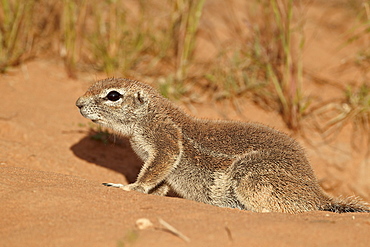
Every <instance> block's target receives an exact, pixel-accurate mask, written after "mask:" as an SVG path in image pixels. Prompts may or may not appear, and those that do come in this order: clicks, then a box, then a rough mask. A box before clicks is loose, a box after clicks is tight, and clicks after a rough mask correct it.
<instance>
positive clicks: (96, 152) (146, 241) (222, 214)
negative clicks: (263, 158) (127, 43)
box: [0, 61, 370, 246]
mask: <svg viewBox="0 0 370 247" xmlns="http://www.w3.org/2000/svg"><path fill="white" fill-rule="evenodd" d="M92 81H93V79H86V80H85V79H80V80H79V81H77V80H71V79H68V78H67V77H66V74H65V72H64V70H63V68H62V66H61V65H58V64H57V63H54V62H53V61H35V62H31V63H28V64H26V65H24V66H22V67H21V68H19V69H17V70H15V71H14V72H12V73H10V74H7V75H1V77H0V92H1V104H0V170H1V172H0V198H1V199H0V200H1V204H0V218H1V220H0V246H268V245H270V246H368V242H369V240H370V215H369V214H360V213H357V214H343V215H339V214H334V213H326V212H310V213H303V214H298V215H289V214H277V213H264V214H258V213H251V212H247V211H240V210H236V209H226V208H217V207H213V206H210V205H205V204H202V203H197V202H193V201H189V200H185V199H181V198H176V197H160V196H153V195H144V194H140V193H136V192H124V191H122V190H119V189H114V188H108V187H104V186H102V185H101V183H102V182H122V183H126V182H132V181H134V180H135V177H136V175H137V173H138V170H139V168H140V165H141V162H140V161H139V160H138V158H137V157H136V156H135V154H134V153H133V152H132V150H131V149H130V147H129V145H128V143H127V141H125V140H120V141H116V143H108V144H105V143H103V142H102V141H99V140H94V139H92V138H91V134H90V133H89V129H90V125H89V122H88V120H85V119H84V118H82V117H81V116H80V114H79V112H78V110H77V108H76V107H75V106H74V102H75V100H76V99H77V98H78V97H79V96H80V95H81V94H83V92H84V91H85V90H86V88H87V87H88V85H89V84H90V83H91V82H92ZM193 107H194V106H193ZM194 108H195V109H196V110H194V114H195V115H198V116H203V117H204V116H205V117H213V118H221V115H222V114H223V116H227V115H229V118H238V114H237V113H236V112H235V111H233V110H230V109H228V108H227V106H226V105H225V106H224V110H222V108H221V107H219V106H212V105H207V104H203V105H199V106H195V107H194ZM248 109H249V111H248V112H249V114H251V116H254V117H257V118H258V121H261V122H264V123H266V124H270V125H274V126H275V127H277V128H281V129H284V125H283V124H282V123H280V122H277V121H276V119H277V118H278V116H277V115H276V114H274V113H266V112H263V111H261V110H259V109H258V108H257V107H255V106H253V105H249V106H248ZM226 112H228V113H229V114H226ZM239 118H241V117H240V116H239ZM309 150H310V149H309V148H308V151H309ZM311 159H312V157H311ZM313 159H314V160H315V159H319V158H315V156H313ZM319 171H320V169H319ZM319 174H325V172H324V171H323V169H321V172H319ZM321 176H322V175H320V176H319V178H322V177H321ZM341 192H342V193H343V191H340V190H339V191H338V193H341ZM140 218H147V219H149V220H150V221H151V222H152V223H153V225H154V226H153V227H150V228H148V229H144V230H140V229H139V228H138V227H137V226H136V221H137V220H138V219H140ZM159 219H162V220H164V221H165V222H167V223H169V224H170V225H172V226H173V227H175V228H176V229H177V230H178V231H180V232H181V233H182V234H184V235H185V236H187V237H188V238H189V239H190V242H186V241H185V240H184V239H182V238H180V237H179V236H176V235H175V234H174V233H172V232H171V231H169V230H168V229H167V228H166V227H165V226H163V225H162V224H161V223H160V222H159Z"/></svg>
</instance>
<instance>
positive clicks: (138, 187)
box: [103, 183, 148, 193]
mask: <svg viewBox="0 0 370 247" xmlns="http://www.w3.org/2000/svg"><path fill="white" fill-rule="evenodd" d="M103 185H105V186H109V187H114V188H121V189H123V190H125V191H131V190H134V191H138V192H141V193H148V192H147V191H146V190H145V189H144V187H143V186H141V185H139V184H136V183H133V184H128V185H124V184H114V183H103Z"/></svg>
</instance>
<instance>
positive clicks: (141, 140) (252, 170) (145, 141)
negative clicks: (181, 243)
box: [76, 78, 370, 213]
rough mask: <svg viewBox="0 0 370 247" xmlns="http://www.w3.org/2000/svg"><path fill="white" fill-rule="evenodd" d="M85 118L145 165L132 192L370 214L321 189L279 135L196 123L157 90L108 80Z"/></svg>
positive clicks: (261, 208)
mask: <svg viewBox="0 0 370 247" xmlns="http://www.w3.org/2000/svg"><path fill="white" fill-rule="evenodd" d="M76 105H77V107H78V108H79V109H80V112H81V114H82V115H83V116H84V117H86V118H88V119H91V120H92V121H93V122H95V123H98V124H100V125H102V126H105V127H108V128H111V129H113V131H114V132H116V133H118V134H120V135H122V136H125V137H128V138H129V140H130V143H131V145H132V148H133V150H134V151H135V152H136V153H137V154H138V156H139V157H140V158H141V159H142V160H143V162H144V164H143V166H142V168H141V170H140V173H139V175H138V178H137V180H136V182H135V183H132V184H129V185H119V184H106V185H112V186H115V187H121V188H123V189H124V190H127V191H130V190H135V191H140V192H143V193H148V194H157V195H166V194H167V192H168V191H169V189H172V190H173V191H174V192H176V193H177V194H178V195H179V196H181V197H183V198H186V199H190V200H194V201H198V202H203V203H208V204H211V205H215V206H219V207H230V208H239V209H244V210H250V211H254V212H288V213H298V212H305V211H311V210H324V211H332V212H339V213H342V212H370V209H369V208H368V207H367V204H365V203H362V202H359V201H358V200H356V199H341V200H339V199H333V198H331V197H329V196H328V195H326V194H325V193H324V192H323V191H322V189H321V188H320V186H319V184H318V182H317V180H316V177H315V175H314V173H313V170H312V169H311V167H310V165H309V162H308V160H307V158H306V155H305V153H304V151H303V149H302V148H301V146H300V145H299V144H298V143H297V142H296V141H295V140H294V139H292V138H291V137H289V136H288V135H286V134H284V133H282V132H279V131H277V130H275V129H273V128H269V127H267V126H264V125H261V124H257V123H244V122H237V121H221V120H205V119H198V118H195V117H192V116H189V115H188V114H186V113H185V112H183V111H182V110H181V109H180V108H178V107H176V106H174V105H173V104H172V103H171V102H170V101H169V100H167V99H165V98H164V97H162V96H161V95H160V94H159V93H157V92H156V91H155V90H154V89H153V88H152V87H150V86H149V85H147V84H144V83H141V82H139V81H134V80H129V79H118V78H108V79H105V80H101V81H98V82H96V83H95V84H94V85H92V86H91V87H90V88H89V89H88V91H87V92H86V93H85V95H83V96H82V97H80V98H79V99H78V100H77V102H76Z"/></svg>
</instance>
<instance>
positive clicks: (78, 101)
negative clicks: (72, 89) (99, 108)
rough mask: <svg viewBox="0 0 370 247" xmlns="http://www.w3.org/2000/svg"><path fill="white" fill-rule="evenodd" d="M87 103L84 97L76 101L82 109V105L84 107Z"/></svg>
mask: <svg viewBox="0 0 370 247" xmlns="http://www.w3.org/2000/svg"><path fill="white" fill-rule="evenodd" d="M84 105H85V102H84V100H83V99H82V98H78V100H77V101H76V106H77V107H78V108H79V109H81V108H82V107H84Z"/></svg>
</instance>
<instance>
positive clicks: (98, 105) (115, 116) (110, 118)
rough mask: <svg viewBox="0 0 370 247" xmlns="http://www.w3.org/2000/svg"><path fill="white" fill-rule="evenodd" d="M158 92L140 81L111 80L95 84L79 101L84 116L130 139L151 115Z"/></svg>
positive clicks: (77, 104)
mask: <svg viewBox="0 0 370 247" xmlns="http://www.w3.org/2000/svg"><path fill="white" fill-rule="evenodd" d="M153 95H155V91H154V90H153V89H152V88H151V87H150V86H148V85H146V84H143V83H140V82H138V81H134V80H129V79H122V78H108V79H105V80H100V81H97V82H96V83H94V84H93V85H92V86H91V87H90V88H89V89H88V90H87V92H86V93H85V94H84V95H83V96H81V97H80V98H79V99H78V100H77V101H76V106H77V107H78V108H79V109H80V112H81V114H82V116H84V117H86V118H88V119H91V120H92V121H93V122H95V123H98V124H100V125H102V126H104V127H109V128H112V129H113V130H115V131H117V132H119V133H121V134H123V135H126V136H129V135H130V133H131V131H132V129H133V125H134V124H135V123H138V122H140V121H142V119H143V117H145V116H146V115H147V113H148V108H149V103H150V101H151V98H152V97H153Z"/></svg>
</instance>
